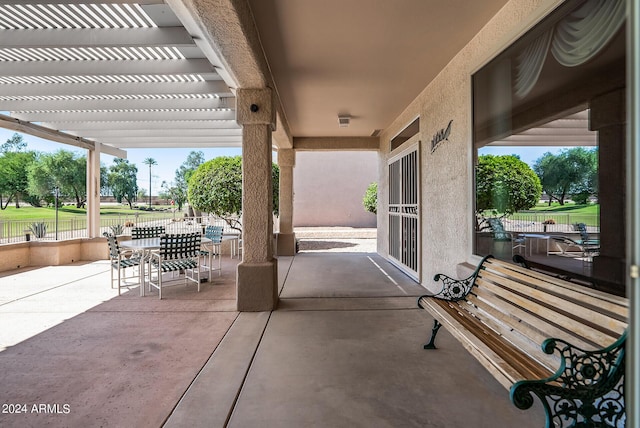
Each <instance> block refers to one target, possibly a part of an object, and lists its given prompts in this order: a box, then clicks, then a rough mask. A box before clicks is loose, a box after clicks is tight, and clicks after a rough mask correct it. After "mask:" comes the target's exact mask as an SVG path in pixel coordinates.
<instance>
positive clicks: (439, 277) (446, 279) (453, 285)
mask: <svg viewBox="0 0 640 428" xmlns="http://www.w3.org/2000/svg"><path fill="white" fill-rule="evenodd" d="M491 257H493V256H486V257H484V258H483V259H482V261H481V262H480V264H478V267H477V268H476V270H475V271H474V272H473V273H472V274H471V275H470V276H469V277H468V278H465V279H455V278H451V277H450V276H447V275H445V274H443V273H438V274H436V275H435V276H434V277H433V280H434V281H435V282H438V281H442V288H441V289H440V291H438V292H437V293H436V294H433V295H428V296H423V297H435V298H436V299H441V300H449V301H453V302H455V301H458V300H462V299H464V298H465V297H467V294H469V293H470V292H471V289H472V288H473V284H475V280H476V276H478V272H480V269H482V267H483V266H484V262H485V260H487V259H488V258H491Z"/></svg>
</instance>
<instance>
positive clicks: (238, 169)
mask: <svg viewBox="0 0 640 428" xmlns="http://www.w3.org/2000/svg"><path fill="white" fill-rule="evenodd" d="M279 177H280V169H279V168H278V165H276V164H272V168H271V183H272V187H273V213H274V214H275V215H277V214H278V190H279ZM187 195H188V198H189V203H190V204H191V206H192V207H193V208H195V209H197V210H201V211H204V212H208V213H211V214H214V215H216V216H218V217H220V218H222V219H224V220H225V221H226V223H227V224H228V225H229V226H230V227H231V228H233V229H236V230H240V231H241V230H242V229H241V228H242V225H241V224H240V221H239V220H238V218H239V216H240V215H241V214H242V157H241V156H233V157H230V156H223V157H217V158H215V159H212V160H210V161H208V162H205V163H203V164H202V165H200V166H199V167H198V169H196V170H195V171H194V172H193V174H192V175H191V177H190V178H189V186H188V191H187Z"/></svg>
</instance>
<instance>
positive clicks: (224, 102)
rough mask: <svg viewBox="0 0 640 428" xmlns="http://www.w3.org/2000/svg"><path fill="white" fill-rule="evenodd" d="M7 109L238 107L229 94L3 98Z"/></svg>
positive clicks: (2, 102)
mask: <svg viewBox="0 0 640 428" xmlns="http://www.w3.org/2000/svg"><path fill="white" fill-rule="evenodd" d="M0 108H2V110H4V111H25V110H32V109H33V108H38V109H39V110H69V109H73V110H122V109H130V110H136V109H186V108H191V109H213V108H230V109H235V99H234V98H233V97H229V98H143V99H49V100H42V99H26V100H23V99H21V100H7V101H4V100H3V101H0Z"/></svg>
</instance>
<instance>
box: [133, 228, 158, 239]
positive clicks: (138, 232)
mask: <svg viewBox="0 0 640 428" xmlns="http://www.w3.org/2000/svg"><path fill="white" fill-rule="evenodd" d="M163 233H165V228H164V226H139V227H134V228H133V229H131V239H144V238H157V237H159V236H160V235H162V234H163Z"/></svg>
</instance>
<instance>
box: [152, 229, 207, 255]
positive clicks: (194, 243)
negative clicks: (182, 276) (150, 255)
mask: <svg viewBox="0 0 640 428" xmlns="http://www.w3.org/2000/svg"><path fill="white" fill-rule="evenodd" d="M201 241H202V236H201V235H200V234H199V233H183V234H172V233H169V234H163V235H160V252H159V254H160V260H161V261H165V260H181V259H188V258H198V256H199V255H200V243H201Z"/></svg>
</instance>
